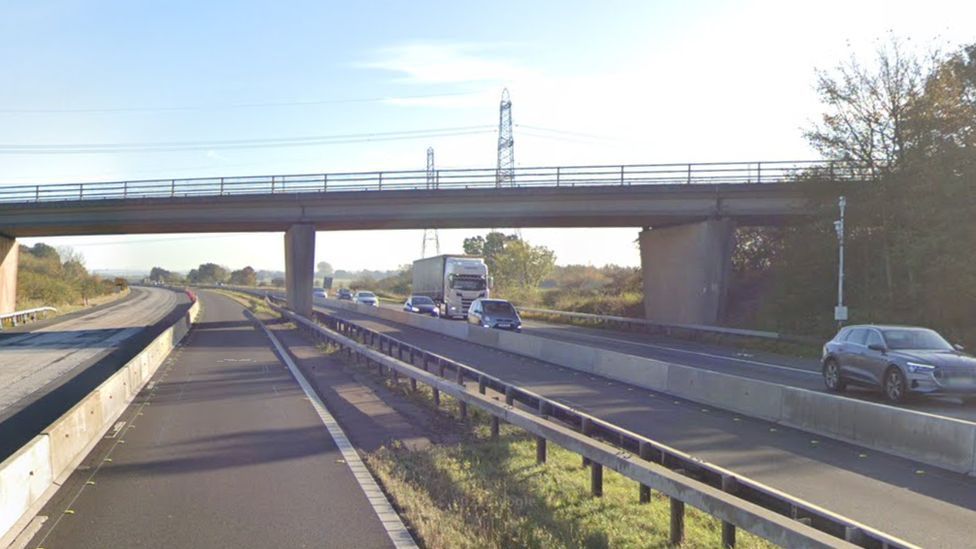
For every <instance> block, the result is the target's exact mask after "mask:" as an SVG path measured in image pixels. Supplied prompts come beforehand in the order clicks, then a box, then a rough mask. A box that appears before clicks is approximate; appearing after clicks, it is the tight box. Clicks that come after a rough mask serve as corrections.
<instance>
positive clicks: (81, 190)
mask: <svg viewBox="0 0 976 549" xmlns="http://www.w3.org/2000/svg"><path fill="white" fill-rule="evenodd" d="M84 194H85V186H84V185H82V184H81V183H78V200H81V199H82V197H83V196H84Z"/></svg>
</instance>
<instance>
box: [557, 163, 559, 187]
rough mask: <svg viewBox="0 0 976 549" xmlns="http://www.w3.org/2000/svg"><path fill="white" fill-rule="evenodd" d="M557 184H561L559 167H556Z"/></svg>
mask: <svg viewBox="0 0 976 549" xmlns="http://www.w3.org/2000/svg"><path fill="white" fill-rule="evenodd" d="M556 186H557V187H558V186H559V167H558V166H557V167H556Z"/></svg>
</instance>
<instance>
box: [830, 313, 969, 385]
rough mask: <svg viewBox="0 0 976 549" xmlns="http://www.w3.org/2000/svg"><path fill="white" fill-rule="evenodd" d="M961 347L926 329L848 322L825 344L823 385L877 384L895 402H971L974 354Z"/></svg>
mask: <svg viewBox="0 0 976 549" xmlns="http://www.w3.org/2000/svg"><path fill="white" fill-rule="evenodd" d="M962 351H963V348H962V346H961V345H952V344H950V343H949V342H948V341H946V340H945V339H944V338H943V337H942V336H941V335H939V334H938V332H936V331H935V330H930V329H928V328H916V327H909V326H883V325H864V326H847V327H844V328H842V329H841V330H840V331H839V332H837V335H836V336H834V338H833V339H832V340H830V341H828V342H827V343H826V344H825V345H824V348H823V377H824V384H825V385H826V386H827V389H829V390H831V391H835V392H839V391H843V390H844V389H845V388H846V387H847V385H848V384H851V385H864V386H867V387H872V388H876V389H879V390H880V391H881V392H882V393H883V394H884V397H885V398H886V399H887V400H888V401H889V402H894V403H898V402H904V401H905V399H907V398H908V397H909V396H910V395H915V394H924V395H954V396H959V397H962V398H963V400H964V401H968V400H971V399H976V358H974V357H972V356H970V355H967V354H965V353H963V352H962Z"/></svg>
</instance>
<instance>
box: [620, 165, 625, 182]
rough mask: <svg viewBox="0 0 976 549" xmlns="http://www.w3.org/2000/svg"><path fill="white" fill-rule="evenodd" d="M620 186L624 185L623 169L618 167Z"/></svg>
mask: <svg viewBox="0 0 976 549" xmlns="http://www.w3.org/2000/svg"><path fill="white" fill-rule="evenodd" d="M620 184H621V185H623V184H624V167H623V166H620Z"/></svg>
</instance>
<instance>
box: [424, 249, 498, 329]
mask: <svg viewBox="0 0 976 549" xmlns="http://www.w3.org/2000/svg"><path fill="white" fill-rule="evenodd" d="M490 285H491V284H490V283H489V277H488V266H487V265H485V260H484V259H482V258H480V257H473V256H465V255H438V256H435V257H428V258H425V259H418V260H416V261H414V262H413V293H414V295H422V296H427V297H429V298H431V299H432V300H434V303H436V304H437V306H438V308H439V309H440V314H441V316H444V317H449V318H464V317H465V316H466V315H467V314H468V308H469V307H470V306H471V303H472V302H473V301H474V300H475V299H478V298H479V297H490V296H489V293H488V288H489V286H490Z"/></svg>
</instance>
